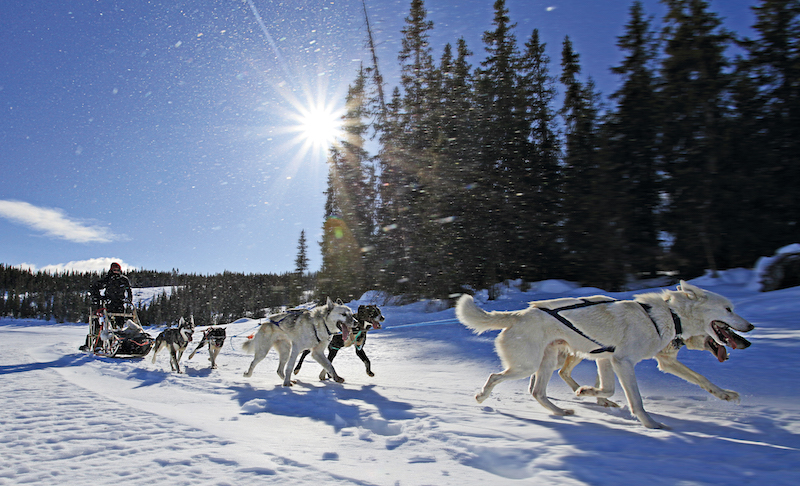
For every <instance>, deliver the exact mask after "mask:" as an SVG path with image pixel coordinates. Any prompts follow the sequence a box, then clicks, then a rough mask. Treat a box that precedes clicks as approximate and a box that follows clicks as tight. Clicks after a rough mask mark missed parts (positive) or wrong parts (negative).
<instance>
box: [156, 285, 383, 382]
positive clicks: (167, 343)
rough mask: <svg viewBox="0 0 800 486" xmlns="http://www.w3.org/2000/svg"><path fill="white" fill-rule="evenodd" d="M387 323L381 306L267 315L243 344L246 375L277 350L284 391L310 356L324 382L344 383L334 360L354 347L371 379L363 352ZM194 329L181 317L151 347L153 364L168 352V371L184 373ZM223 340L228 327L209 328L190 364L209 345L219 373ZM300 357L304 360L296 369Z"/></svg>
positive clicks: (339, 305)
mask: <svg viewBox="0 0 800 486" xmlns="http://www.w3.org/2000/svg"><path fill="white" fill-rule="evenodd" d="M384 319H385V318H384V317H383V314H382V313H381V310H380V308H379V307H378V306H377V305H374V304H369V305H359V306H358V312H357V313H356V314H353V312H352V311H351V310H350V308H349V307H347V306H346V305H344V304H342V302H341V301H339V302H335V303H334V302H333V301H332V300H331V299H330V298H328V301H327V303H326V304H325V305H324V306H319V307H315V308H312V309H303V308H296V309H289V310H287V311H285V312H282V313H280V314H275V315H272V316H269V317H268V318H267V320H266V322H264V323H263V324H261V325H260V326H259V329H258V331H257V332H256V333H255V334H254V335H253V336H250V338H249V339H248V340H247V341H246V342H245V343H244V345H243V348H244V350H245V351H247V352H249V353H250V354H254V355H255V358H254V359H253V362H252V363H251V364H250V369H249V370H248V371H247V372H246V373H245V376H247V377H249V376H250V375H251V374H252V373H253V369H254V368H255V367H256V365H257V364H258V363H259V362H260V361H261V360H263V359H264V358H265V357H266V356H267V353H268V352H269V351H270V349H272V348H273V347H274V348H276V349H277V350H278V354H279V361H280V366H279V368H278V374H279V375H280V377H281V378H282V379H284V385H285V386H291V385H292V382H291V380H290V379H289V378H290V376H291V373H290V371H292V370H293V372H294V374H297V373H299V372H300V367H301V366H302V364H303V360H304V359H305V357H306V356H307V355H308V354H311V355H312V357H313V358H314V359H315V360H316V361H317V362H318V363H319V364H321V365H322V367H323V370H322V373H321V374H320V380H325V379H327V377H328V376H330V377H332V378H333V379H334V380H335V381H337V382H339V383H341V382H343V381H344V379H343V378H341V377H340V376H339V375H338V374H336V371H335V370H334V369H333V365H332V364H331V361H333V358H334V357H335V356H336V354H337V353H338V352H339V350H340V349H342V348H346V347H351V346H353V347H355V349H356V355H357V356H358V357H359V358H361V360H362V361H363V362H364V365H365V366H366V371H367V375H369V376H375V374H374V373H373V372H372V364H371V362H370V360H369V358H368V357H367V355H366V353H365V352H364V344H365V343H366V340H367V332H368V331H370V330H372V329H380V328H381V322H383V321H384ZM194 330H195V324H194V318H193V317H190V318H189V320H188V321H187V320H185V319H184V318H183V317H181V318H180V320H179V321H178V325H177V326H176V327H170V328H167V329H165V330H164V331H162V332H161V333H160V334H159V335H158V337H156V339H155V343H154V344H153V348H152V352H153V359H152V362H153V363H154V364H155V362H156V358H157V356H158V353H159V351H161V350H162V349H166V350H167V351H168V352H169V359H170V368H171V369H172V371H175V372H177V373H180V372H181V369H180V364H179V362H180V360H181V357H182V356H183V353H184V352H185V351H186V348H187V347H188V346H189V343H190V342H191V341H192V334H193V333H194ZM225 338H226V331H225V328H224V327H213V326H212V327H209V328H207V329H206V330H205V331H203V338H202V339H201V341H200V343H199V344H198V345H197V347H196V348H195V349H194V351H192V353H191V354H190V355H189V358H188V359H192V357H193V356H194V355H195V353H197V351H198V350H200V349H202V348H203V346H205V345H206V344H208V353H209V358H208V359H209V361H210V362H211V368H212V369H216V368H217V364H216V359H217V356H218V355H219V352H220V350H221V349H222V346H223V345H224V344H225ZM326 348H327V350H328V356H327V357H326V356H325V355H324V351H325V349H326ZM300 352H302V355H300ZM298 356H299V358H300V360H299V362H298V363H297V366H296V367H295V362H296V361H297V359H298ZM284 366H285V367H286V369H284Z"/></svg>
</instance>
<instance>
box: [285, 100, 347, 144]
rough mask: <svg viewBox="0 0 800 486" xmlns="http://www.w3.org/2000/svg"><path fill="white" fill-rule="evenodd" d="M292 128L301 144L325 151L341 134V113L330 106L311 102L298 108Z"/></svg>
mask: <svg viewBox="0 0 800 486" xmlns="http://www.w3.org/2000/svg"><path fill="white" fill-rule="evenodd" d="M294 118H295V120H296V125H295V127H294V130H293V131H295V132H296V133H297V138H299V139H300V141H302V143H303V145H305V146H307V148H309V149H312V150H323V151H327V150H328V148H329V147H330V146H331V145H333V144H334V143H335V142H336V140H337V139H338V138H339V137H341V134H342V114H341V113H340V112H339V111H337V110H336V109H334V108H333V107H332V106H326V105H324V104H312V105H310V106H307V107H301V108H299V109H298V113H297V114H296V116H295V117H294Z"/></svg>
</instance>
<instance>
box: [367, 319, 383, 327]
mask: <svg viewBox="0 0 800 486" xmlns="http://www.w3.org/2000/svg"><path fill="white" fill-rule="evenodd" d="M369 322H370V324H372V328H373V329H380V328H381V323H380V322H378V320H377V319H372V320H371V321H369Z"/></svg>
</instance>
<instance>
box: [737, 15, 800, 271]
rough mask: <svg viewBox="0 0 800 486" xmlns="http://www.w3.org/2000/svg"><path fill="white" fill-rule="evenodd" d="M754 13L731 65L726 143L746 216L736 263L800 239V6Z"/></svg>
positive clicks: (740, 208) (739, 205)
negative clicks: (731, 119)
mask: <svg viewBox="0 0 800 486" xmlns="http://www.w3.org/2000/svg"><path fill="white" fill-rule="evenodd" d="M753 11H754V13H755V14H756V22H755V24H754V25H753V29H754V30H755V32H756V37H755V39H744V40H743V41H741V43H740V44H741V45H742V47H744V48H745V51H746V56H745V57H744V58H742V59H740V60H739V62H738V63H737V71H736V81H735V90H734V102H735V106H736V113H737V118H736V120H735V124H734V127H733V130H734V133H733V134H731V136H730V137H729V139H728V143H729V144H730V146H731V150H730V152H731V153H730V157H732V158H733V160H735V161H736V162H737V166H738V167H739V168H740V171H741V177H740V179H739V180H740V181H742V182H745V183H746V184H747V186H746V187H741V186H738V187H737V189H739V191H737V192H738V193H737V194H735V197H733V198H731V199H732V201H731V204H732V205H734V207H735V208H736V211H737V212H738V213H739V214H742V215H745V216H744V217H743V218H742V217H740V218H739V219H740V220H739V221H738V222H737V225H738V227H739V228H744V229H745V230H744V231H740V232H738V233H735V238H734V239H735V240H736V242H737V243H738V244H737V248H736V249H734V250H732V251H731V252H730V253H731V256H732V261H731V262H730V264H734V265H746V264H747V263H744V262H748V261H749V262H751V263H752V262H753V261H755V259H756V258H758V256H762V255H769V254H772V252H773V251H774V250H775V249H776V248H779V247H781V246H784V245H787V244H790V243H795V242H797V241H800V196H798V191H797V188H798V187H800V1H798V0H762V1H761V2H760V4H759V5H758V6H755V7H753ZM765 215H769V216H768V217H765ZM742 219H743V220H744V221H742ZM732 229H733V230H735V229H736V228H732Z"/></svg>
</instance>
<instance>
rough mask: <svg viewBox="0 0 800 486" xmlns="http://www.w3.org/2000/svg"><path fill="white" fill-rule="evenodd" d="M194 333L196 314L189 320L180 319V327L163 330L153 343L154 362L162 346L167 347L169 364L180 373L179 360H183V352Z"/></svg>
mask: <svg viewBox="0 0 800 486" xmlns="http://www.w3.org/2000/svg"><path fill="white" fill-rule="evenodd" d="M193 333H194V316H192V317H190V318H189V322H187V321H185V320H184V319H183V317H181V319H180V321H178V327H170V328H169V329H164V330H163V331H161V334H159V335H158V337H157V338H156V342H155V344H154V345H153V364H155V363H156V355H158V352H159V351H161V348H167V349H169V364H170V366H171V367H172V371H177V372H178V373H180V372H181V367H180V365H179V364H178V362H179V361H180V360H181V356H183V352H184V351H186V347H187V346H188V345H189V342H191V340H192V334H193Z"/></svg>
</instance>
